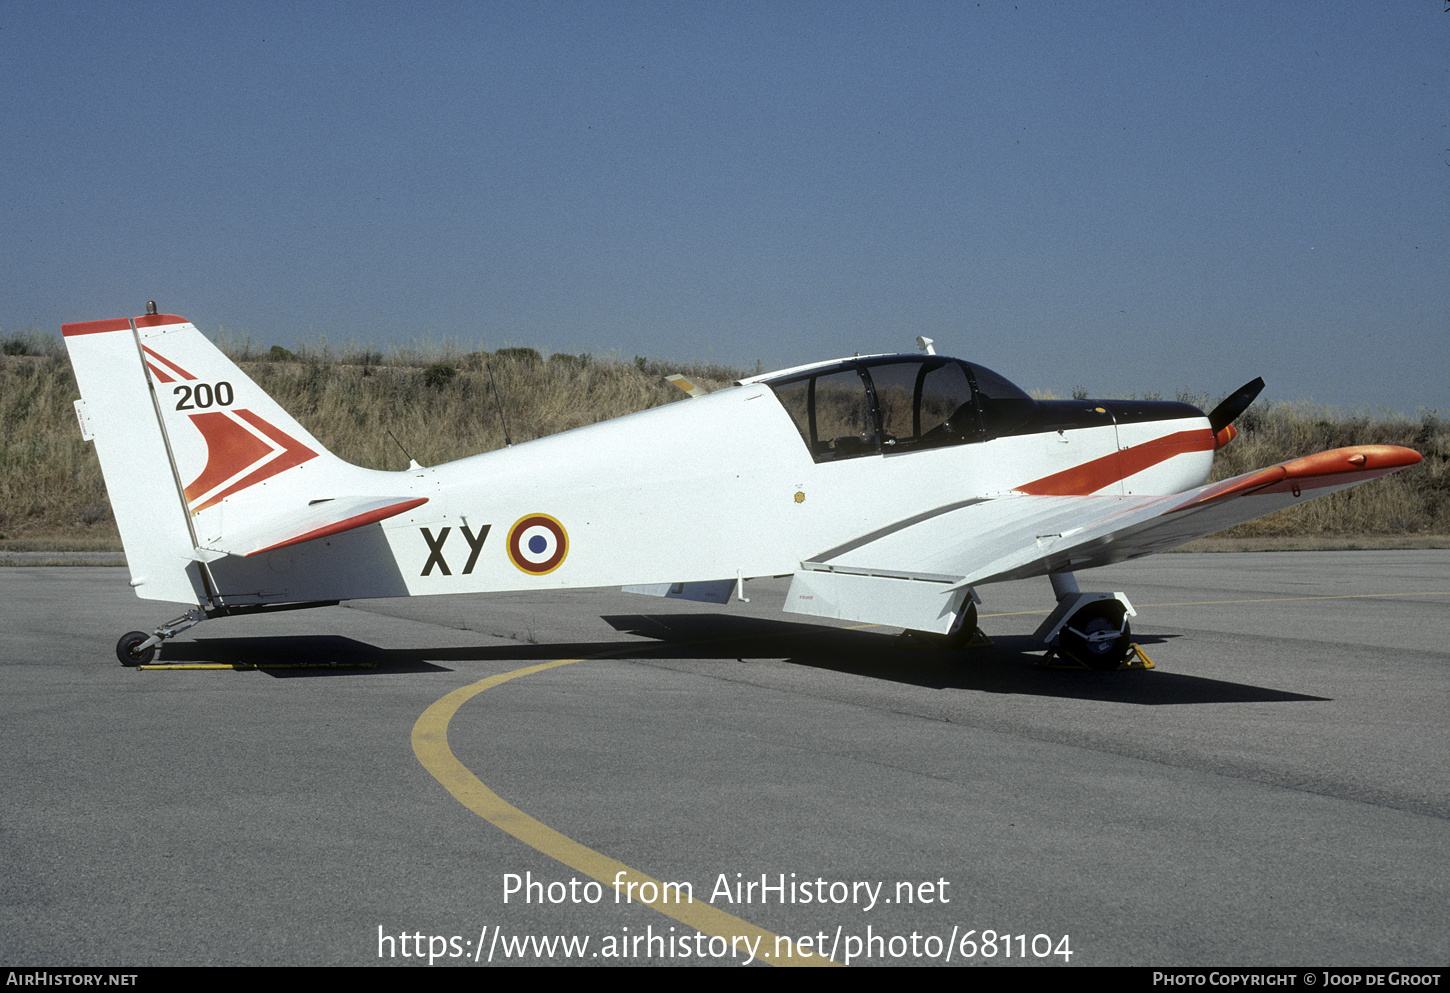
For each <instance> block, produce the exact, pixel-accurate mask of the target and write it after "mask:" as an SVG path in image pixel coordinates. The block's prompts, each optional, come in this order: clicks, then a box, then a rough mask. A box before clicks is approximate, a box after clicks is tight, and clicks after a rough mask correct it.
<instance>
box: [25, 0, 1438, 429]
mask: <svg viewBox="0 0 1450 993" xmlns="http://www.w3.org/2000/svg"><path fill="white" fill-rule="evenodd" d="M1444 8H1445V3H1444V0H1398V2H1394V3H1387V4H1377V3H1372V2H1356V3H1300V4H1295V3H1285V4H1264V3H1261V2H1260V3H1213V4H1204V3H1187V2H1182V3H1170V4H1150V3H1026V2H1018V3H1015V4H1014V3H997V2H991V0H984V2H982V3H981V4H977V3H975V2H966V3H891V2H874V3H848V2H836V3H819V4H818V3H789V2H777V3H716V4H708V3H699V2H680V3H624V2H620V3H604V2H589V3H549V2H534V3H507V2H477V3H441V2H439V3H429V2H421V3H414V4H408V5H403V4H372V3H306V2H293V3H283V4H272V3H240V4H239V3H226V4H212V3H206V2H190V3H185V4H179V3H178V4H171V3H161V2H151V3H146V4H126V3H30V2H22V0H5V2H4V3H3V4H0V127H3V129H4V131H3V139H4V140H3V142H0V189H3V190H4V194H5V195H4V198H3V204H4V211H5V213H4V221H3V224H0V329H4V330H5V331H18V330H24V329H28V328H39V329H58V328H59V325H60V324H61V323H63V322H66V321H79V320H93V319H100V318H106V317H117V316H130V315H134V314H137V313H140V312H141V310H142V308H143V307H144V304H145V301H146V300H148V299H155V300H157V301H159V302H160V304H161V306H162V308H163V310H164V311H167V312H172V313H179V314H182V315H184V316H186V317H188V318H189V319H191V320H192V321H194V322H195V323H196V324H197V325H198V326H200V327H201V328H202V329H203V330H206V331H215V330H218V329H226V330H227V331H229V332H231V333H233V334H237V335H250V336H251V337H253V338H254V339H257V340H259V341H261V342H263V343H267V344H270V343H273V342H277V343H282V344H289V345H290V344H293V343H295V342H297V341H298V340H299V339H305V338H310V337H313V336H316V335H323V336H326V337H327V338H328V339H329V340H331V341H333V342H346V341H349V340H353V339H356V340H357V341H359V342H368V343H377V344H379V345H383V346H386V345H388V344H391V343H399V344H408V343H411V342H412V341H414V340H415V339H418V338H425V339H426V338H439V337H448V338H453V339H456V340H458V341H459V342H461V343H463V344H464V345H465V346H467V347H472V346H473V345H475V344H479V345H482V346H484V347H489V348H494V347H499V346H502V345H505V344H513V345H530V346H533V347H537V348H539V349H541V350H543V351H546V352H548V351H567V352H577V351H581V350H589V351H594V352H596V353H599V354H607V353H610V352H617V353H619V354H621V355H623V356H625V357H629V356H633V355H636V354H639V355H648V356H651V357H661V358H673V359H677V360H681V361H690V360H716V361H723V362H729V363H733V364H739V365H745V366H751V367H753V366H754V364H755V362H756V360H757V359H758V360H760V361H762V362H763V363H764V364H765V366H766V367H767V368H771V367H783V366H788V365H792V364H797V363H800V362H806V361H812V360H814V359H818V358H826V357H831V356H835V355H840V354H850V353H852V352H857V351H860V352H875V351H896V350H907V349H910V348H911V347H912V341H913V339H914V337H915V336H916V335H918V334H925V335H927V336H930V337H933V338H935V339H936V340H937V342H938V348H939V350H941V351H943V352H948V353H950V354H956V355H961V356H963V357H966V358H972V359H975V360H977V361H980V362H982V363H984V364H986V365H988V366H991V367H993V368H995V369H997V370H998V371H999V372H1001V373H1003V374H1004V375H1006V376H1008V377H1009V378H1011V379H1013V380H1015V381H1017V382H1018V383H1020V384H1021V385H1023V386H1025V387H1028V388H1043V389H1052V390H1057V391H1059V392H1063V393H1065V392H1067V391H1069V390H1071V389H1073V388H1074V387H1076V386H1081V387H1084V388H1086V389H1088V390H1089V391H1091V392H1092V393H1094V394H1097V395H1120V394H1125V393H1131V392H1136V393H1142V392H1147V391H1162V392H1164V393H1166V394H1168V395H1170V396H1171V395H1172V394H1173V393H1175V392H1176V391H1177V390H1178V389H1180V388H1184V387H1187V388H1190V389H1193V390H1195V391H1203V392H1215V393H1225V392H1228V391H1229V390H1232V389H1233V388H1235V387H1237V386H1239V385H1240V384H1241V383H1243V382H1245V381H1246V380H1248V379H1251V378H1253V377H1254V376H1255V375H1260V374H1262V375H1263V376H1264V377H1265V379H1266V380H1268V382H1269V389H1268V391H1267V392H1266V394H1265V395H1266V396H1267V397H1269V398H1273V399H1315V400H1319V401H1321V402H1326V403H1332V404H1337V405H1341V406H1345V407H1365V408H1372V407H1376V406H1378V407H1385V408H1390V409H1395V410H1403V411H1414V410H1416V409H1417V408H1420V407H1430V408H1438V409H1439V410H1440V411H1441V412H1442V413H1444V412H1450V385H1447V370H1450V244H1447V243H1450V127H1447V125H1450V13H1446V12H1445V9H1444Z"/></svg>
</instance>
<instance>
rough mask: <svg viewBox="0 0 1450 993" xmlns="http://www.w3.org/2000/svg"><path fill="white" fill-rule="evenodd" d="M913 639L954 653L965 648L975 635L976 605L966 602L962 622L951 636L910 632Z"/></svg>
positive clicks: (933, 632)
mask: <svg viewBox="0 0 1450 993" xmlns="http://www.w3.org/2000/svg"><path fill="white" fill-rule="evenodd" d="M908 633H909V634H910V635H911V636H912V637H913V638H916V639H918V640H920V641H923V642H925V643H926V644H928V645H931V646H932V647H933V648H945V649H949V650H951V651H955V650H956V649H958V648H966V647H967V643H968V642H969V641H971V640H972V637H973V636H974V635H975V634H976V633H977V605H976V604H975V603H972V602H971V601H968V602H967V609H966V611H965V612H964V613H963V615H962V622H961V623H960V624H958V625H957V629H956V630H955V631H953V632H952V633H951V634H937V633H936V632H935V631H910V632H908Z"/></svg>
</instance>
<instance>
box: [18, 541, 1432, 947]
mask: <svg viewBox="0 0 1450 993" xmlns="http://www.w3.org/2000/svg"><path fill="white" fill-rule="evenodd" d="M1079 578H1080V581H1081V583H1082V587H1083V589H1106V590H1123V591H1125V592H1126V593H1127V594H1128V596H1129V597H1130V598H1131V599H1132V601H1133V603H1134V604H1135V605H1136V606H1137V608H1138V611H1139V616H1138V617H1137V618H1136V620H1135V621H1134V631H1135V634H1136V636H1137V637H1136V640H1137V641H1138V642H1139V643H1140V644H1142V645H1143V647H1144V648H1145V649H1146V651H1147V652H1148V654H1149V655H1151V656H1152V658H1153V659H1154V661H1155V662H1156V663H1157V665H1158V668H1157V669H1156V670H1153V671H1149V672H1122V673H1087V672H1075V671H1061V670H1052V669H1044V668H1039V667H1037V666H1036V664H1035V663H1036V662H1037V659H1038V656H1037V655H1036V654H1033V653H1032V652H1031V650H1030V649H1031V646H1030V644H1029V641H1028V638H1027V635H1028V634H1029V633H1030V632H1031V631H1032V629H1033V628H1034V627H1035V626H1036V624H1037V622H1038V621H1039V620H1040V617H1041V616H1042V614H1041V613H1032V612H1045V611H1046V609H1047V608H1048V607H1049V606H1050V592H1049V589H1048V584H1047V582H1046V581H1045V580H1038V581H1033V582H1027V583H1014V584H1007V585H1003V586H995V587H987V588H985V589H983V590H982V591H981V592H982V594H983V596H984V599H985V601H986V602H985V603H984V605H983V607H982V608H981V613H982V618H981V624H982V627H983V628H984V629H985V630H986V632H987V634H988V635H990V636H991V638H992V639H993V642H994V644H993V646H992V647H990V648H984V649H977V650H972V651H966V652H958V653H950V652H938V651H935V650H930V649H924V648H919V647H913V646H910V645H907V644H902V643H900V641H899V639H898V638H897V632H896V631H894V630H884V629H879V628H867V629H860V630H842V629H833V628H827V627H821V626H815V625H806V624H801V623H798V622H797V621H796V620H795V619H794V618H793V617H792V616H791V615H785V614H781V613H780V612H779V606H780V602H781V599H782V597H783V595H784V589H785V583H784V582H777V581H758V582H753V583H750V584H747V588H746V593H747V595H748V596H750V598H751V602H750V603H748V604H743V603H733V604H730V605H728V606H723V607H716V606H711V605H702V604H691V603H681V602H676V601H663V600H657V599H654V598H648V597H638V596H631V595H627V594H622V593H618V592H609V591H590V592H584V593H573V594H541V595H511V596H496V597H441V598H431V599H420V600H402V601H357V602H354V603H351V604H347V605H343V606H339V607H331V608H323V609H319V610H314V611H304V612H296V613H285V614H275V615H269V616H261V617H251V618H232V619H224V620H217V621H211V622H208V623H206V624H203V625H201V626H199V627H197V628H195V629H193V630H192V631H190V632H188V633H187V634H186V635H184V636H182V637H181V638H179V639H177V640H176V641H175V642H172V643H170V644H168V646H167V647H166V649H165V651H164V658H166V659H168V660H173V661H206V662H234V661H244V662H268V661H284V662H285V661H289V660H290V661H306V662H314V663H316V662H324V663H336V664H338V665H339V666H341V665H343V664H346V665H352V664H355V663H359V662H362V663H372V664H375V668H352V667H348V668H341V667H339V668H335V669H317V668H303V669H273V670H261V671H232V670H221V671H215V670H211V671H198V670H180V671H135V670H128V669H123V668H122V667H121V666H119V665H118V664H117V663H116V661H115V658H114V655H113V647H112V646H113V645H114V643H115V640H116V639H117V638H118V637H119V636H120V635H121V634H122V633H123V632H125V631H128V630H131V629H135V628H150V627H153V626H154V625H155V624H156V623H158V622H160V621H163V620H166V619H168V618H169V617H171V616H173V615H174V614H175V613H179V610H173V608H172V607H171V606H170V605H167V604H157V603H151V602H145V601H139V600H137V599H135V598H134V596H132V594H131V592H130V590H129V588H128V587H127V585H126V573H125V571H124V570H123V569H114V568H111V569H107V568H10V569H4V570H0V603H3V604H4V606H3V608H0V610H3V615H0V616H3V617H4V637H3V639H0V672H3V677H4V680H5V683H4V686H5V692H4V694H3V696H0V742H3V745H4V755H5V761H4V762H3V764H0V797H3V800H0V936H3V937H0V962H3V964H5V965H23V966H41V965H66V964H69V965H77V964H91V965H112V966H118V965H183V964H185V965H189V964H284V965H285V964H346V965H359V964H372V963H377V962H379V961H382V962H393V963H404V962H406V963H409V964H417V963H418V962H419V961H420V959H419V958H418V957H417V955H416V953H417V952H418V951H420V950H421V951H422V952H423V955H424V958H423V959H422V960H421V961H424V962H426V961H427V951H428V948H429V940H428V939H429V938H430V937H433V936H436V937H437V938H439V939H445V940H444V941H443V944H442V945H439V944H438V943H437V942H434V943H433V945H432V947H433V949H434V950H435V951H438V950H439V949H440V948H441V950H442V956H441V957H439V958H437V960H436V964H438V965H442V964H459V963H462V962H472V959H473V956H474V955H475V954H479V957H480V960H483V959H486V958H487V956H488V955H489V954H490V953H491V954H492V955H493V958H494V962H495V964H497V963H499V962H502V961H505V958H504V956H503V949H504V948H507V947H509V942H510V941H511V940H513V939H515V938H516V937H518V936H524V935H534V936H537V937H542V936H551V935H563V936H566V937H573V938H575V939H578V940H583V939H585V938H587V939H588V940H589V944H588V945H587V946H583V947H582V948H581V947H580V946H578V945H576V946H575V948H576V954H574V955H573V957H572V958H570V957H569V956H568V955H567V954H566V953H565V951H564V949H563V948H561V947H555V948H553V949H552V951H541V950H540V949H539V948H538V947H537V946H529V947H527V948H525V949H524V950H523V951H522V952H521V953H520V954H519V955H518V956H517V957H514V958H511V959H508V961H511V962H515V963H526V964H535V963H538V964H543V963H551V964H557V963H563V962H566V961H582V962H585V963H588V964H605V963H611V962H624V963H626V964H639V963H641V962H668V963H676V964H694V963H697V962H699V961H701V959H702V958H704V959H705V960H707V961H721V962H726V963H730V962H735V963H738V962H742V961H744V960H745V953H744V952H743V951H739V950H737V952H736V953H735V954H734V955H733V956H732V954H730V953H728V952H726V953H723V954H722V955H721V956H720V957H719V958H711V957H710V955H711V946H710V944H709V943H708V942H696V943H692V944H690V945H688V946H685V944H684V940H683V939H684V938H685V937H686V936H687V935H693V934H694V933H695V932H694V930H693V929H692V928H689V927H687V926H685V925H683V924H681V923H679V922H678V921H676V920H673V919H671V918H669V917H666V916H664V915H662V914H660V913H657V912H656V911H654V910H651V909H650V908H648V907H646V906H642V905H640V904H638V903H634V904H629V903H616V902H615V897H614V894H613V892H612V891H611V890H610V889H608V888H607V887H604V888H602V890H601V891H592V893H591V894H589V895H593V894H597V893H599V892H602V898H601V899H599V900H598V902H593V903H590V902H587V896H586V892H587V891H586V889H585V887H584V886H583V884H584V883H586V882H587V881H588V877H586V876H585V875H583V873H581V872H580V871H578V870H576V869H572V868H570V867H569V866H566V865H564V864H562V863H560V862H558V861H556V860H554V859H553V858H551V857H549V856H548V855H545V854H543V853H542V852H541V851H539V850H538V849H537V848H535V847H531V845H530V844H526V843H525V842H524V841H521V840H519V839H517V838H515V837H511V836H510V835H508V834H505V833H504V832H503V831H501V830H500V829H499V828H497V827H495V826H493V825H492V824H490V823H488V822H487V821H485V820H484V819H483V818H481V817H480V816H479V815H477V814H475V813H474V812H473V811H472V810H470V809H469V808H468V807H466V806H464V804H463V803H460V802H459V800H457V799H455V797H454V796H453V795H452V794H451V793H450V792H448V790H447V789H445V788H444V785H443V784H441V783H440V782H439V780H437V779H435V778H434V777H433V776H432V775H431V774H430V773H429V772H428V771H427V770H426V769H425V768H424V767H423V765H422V764H421V763H420V761H419V759H418V757H417V756H415V754H414V751H413V747H412V744H411V735H412V732H413V728H414V725H415V723H416V722H418V720H419V717H420V715H422V714H424V712H425V711H427V710H428V708H429V707H430V706H431V705H433V704H434V703H435V702H436V701H438V700H439V699H440V698H442V697H444V696H445V695H446V694H448V693H449V692H450V691H453V690H455V689H458V688H460V687H464V686H468V685H470V684H473V683H476V682H477V681H479V680H481V679H483V678H485V677H488V676H492V675H496V674H501V673H507V672H511V671H513V670H517V669H519V668H521V667H524V666H528V665H532V664H536V663H539V662H548V661H552V660H556V659H568V658H579V657H583V656H594V655H601V654H604V653H612V654H609V655H608V657H604V658H594V659H589V660H587V661H583V662H578V663H575V664H571V665H565V666H561V667H558V668H554V669H550V670H548V671H544V672H540V673H537V674H534V675H528V676H524V677H521V678H517V679H514V680H511V681H509V682H506V683H503V684H502V685H499V686H497V687H495V688H492V689H488V690H486V691H484V692H483V693H481V694H480V695H478V696H477V697H475V698H473V699H472V700H470V701H469V702H467V703H465V704H464V705H463V706H462V707H461V709H459V710H458V712H457V714H456V716H455V717H454V718H453V719H452V722H451V724H450V725H449V743H450V745H451V749H452V752H453V754H454V755H456V756H457V758H458V760H459V761H461V762H462V763H463V765H464V766H466V767H467V768H468V770H470V771H471V772H472V773H473V774H474V775H476V776H477V777H478V779H480V780H481V781H482V782H483V783H484V784H486V785H487V787H488V788H489V789H491V790H492V791H494V792H495V793H496V794H498V796H500V797H502V798H503V799H504V800H506V801H507V802H508V803H509V804H512V805H514V806H515V807H517V808H518V809H519V810H521V811H522V812H524V813H525V814H527V815H530V816H531V817H532V818H536V819H537V820H538V821H540V822H542V823H543V824H544V825H547V826H548V827H549V828H552V829H554V830H555V831H557V832H560V833H561V834H562V835H564V836H567V838H569V839H572V840H574V841H576V842H578V843H579V844H581V845H583V846H587V848H589V849H593V850H594V851H596V852H599V853H602V854H603V855H606V856H608V857H610V858H613V859H617V860H619V861H620V862H623V863H625V864H627V865H628V866H631V867H633V868H634V869H637V870H639V871H640V872H643V873H647V874H649V875H650V876H652V877H654V878H655V879H657V880H662V881H674V882H681V883H690V884H691V885H692V886H693V888H694V894H695V898H696V899H697V900H702V901H703V900H709V899H711V897H712V895H713V900H712V901H711V902H712V903H713V905H714V906H715V907H717V908H719V909H721V910H724V911H727V912H728V913H730V914H732V915H734V916H735V917H737V918H739V919H741V920H742V921H745V922H748V923H749V924H751V925H755V926H756V927H758V928H764V929H766V930H767V931H769V932H772V933H773V934H774V935H780V936H790V937H794V938H799V937H801V936H805V935H811V936H821V937H820V938H819V941H820V942H821V943H823V944H825V945H826V946H827V947H828V948H829V947H831V946H832V945H833V944H834V947H835V949H836V955H835V957H836V958H837V959H838V960H841V959H844V958H845V957H846V955H847V954H848V953H849V952H851V950H852V949H853V948H854V950H855V955H854V964H926V963H929V962H932V961H939V960H942V959H944V958H945V957H946V955H947V949H948V948H950V949H951V955H952V958H951V961H952V963H960V962H966V961H975V962H991V963H995V964H1008V963H1011V964H1019V963H1023V962H1025V963H1026V964H1053V965H1062V964H1064V963H1066V964H1071V965H1146V966H1183V965H1215V966H1225V965H1284V966H1312V965H1346V966H1354V965H1361V966H1373V965H1381V966H1382V965H1396V966H1415V965H1422V966H1429V965H1440V966H1443V965H1445V964H1446V962H1447V961H1450V927H1447V923H1450V735H1447V730H1446V714H1447V703H1450V678H1447V677H1450V654H1447V646H1450V552H1447V551H1374V552H1305V553H1258V554H1218V555H1166V556H1160V557H1157V558H1154V559H1150V560H1146V561H1144V562H1141V563H1134V564H1129V565H1124V566H1118V567H1113V568H1111V569H1103V570H1098V571H1096V572H1093V573H1086V574H1083V575H1081V576H1080V577H1079ZM509 874H516V875H518V876H520V877H525V878H531V879H532V880H534V881H542V882H543V883H545V884H548V883H550V882H558V883H563V884H565V885H564V886H561V887H556V888H555V889H554V893H553V895H555V896H560V897H561V898H562V900H563V902H559V903H553V902H550V901H549V893H548V891H547V890H545V891H544V892H543V893H539V894H537V899H535V900H534V901H533V902H522V900H523V896H522V894H512V895H510V896H509V898H508V902H505V885H506V882H507V881H508V877H509ZM737 874H738V875H737ZM792 874H794V875H792ZM762 875H764V876H765V877H766V881H767V882H769V883H770V884H771V885H772V886H774V885H776V884H777V883H779V882H782V881H783V883H784V885H785V890H784V893H783V897H784V898H783V899H782V897H781V896H780V895H778V892H779V891H767V892H766V893H765V894H764V895H765V899H764V900H762V899H761V892H760V887H759V885H758V884H759V883H760V882H761V877H762ZM571 879H577V880H578V881H579V886H578V887H576V888H575V890H574V893H575V894H576V895H577V899H578V902H574V899H572V898H570V897H569V896H567V895H565V893H566V891H568V889H569V887H568V885H567V884H568V883H569V881H570V880H571ZM745 882H755V883H756V884H757V886H756V891H755V893H754V894H751V897H752V898H751V900H750V902H748V903H747V902H735V901H733V900H729V899H726V898H725V897H724V896H723V895H722V893H721V891H720V890H719V889H718V887H720V886H721V884H722V883H723V884H727V885H728V886H729V887H730V888H731V889H732V893H731V896H732V897H733V896H734V895H735V893H734V887H735V885H736V884H737V883H745ZM832 883H843V884H847V885H846V886H838V887H835V888H834V889H833V888H832V886H831V884H832ZM926 883H931V884H932V885H931V886H930V887H926V886H924V885H923V884H926ZM792 884H794V886H795V888H794V889H792V888H791V887H792ZM806 884H809V887H807V885H806ZM851 884H865V886H864V887H863V886H855V885H851ZM900 884H905V885H900ZM873 887H879V889H874V890H873V889H872V888H873ZM908 891H909V893H910V896H911V900H910V901H908V900H907V894H908ZM872 892H874V893H875V894H876V898H875V901H876V902H875V903H874V904H873V905H871V906H869V907H868V906H867V902H868V900H869V895H870V894H871V893H872ZM807 896H808V897H809V898H810V901H811V902H809V903H807V902H802V901H803V900H804V899H805V898H806V897H807ZM792 897H794V902H792ZM820 898H824V902H821V900H820ZM837 898H840V902H837ZM928 899H929V900H930V902H925V901H926V900H928ZM494 929H498V930H497V931H495V930H494ZM954 929H955V931H954ZM973 931H974V932H975V934H974V935H970V936H969V935H968V932H973ZM986 931H992V932H995V935H994V936H993V937H992V938H991V940H990V944H989V942H987V941H984V940H983V938H984V934H983V932H986ZM403 934H406V935H408V936H409V937H408V939H407V940H401V941H400V940H399V936H400V935H403ZM954 934H955V938H954V937H953V935H954ZM380 935H382V936H383V939H384V940H380ZM415 935H419V936H422V937H421V939H418V938H414V936H415ZM913 935H914V936H915V937H913ZM1003 935H1011V936H1012V938H1011V939H1010V942H1009V941H1006V940H1003V938H1002V937H1001V936H1003ZM1019 935H1021V936H1024V937H1022V938H1020V939H1019V938H1018V937H1017V936H1019ZM1039 935H1041V936H1045V937H1037V936H1039ZM651 938H653V939H656V941H655V942H654V943H651V942H650V941H649V939H651ZM635 939H644V940H643V941H640V942H637V943H636V944H635V946H634V947H633V948H631V942H632V941H634V940H635ZM964 939H966V940H969V941H971V942H974V943H975V944H973V945H970V946H969V945H966V944H963V940H964ZM1034 939H1036V945H1035V951H1036V952H1037V953H1038V954H1037V955H1034V954H1033V953H1034V944H1033V943H1034ZM853 940H854V942H855V944H854V945H852V941H853ZM692 941H695V939H692ZM1044 943H1046V944H1044ZM481 944H482V945H484V946H487V947H486V948H485V950H484V951H483V952H481V953H480V952H478V948H479V946H480V945H481ZM722 945H723V941H722V942H717V943H716V944H715V945H714V950H715V951H719V950H720V949H721V947H722ZM1048 946H1050V950H1049V947H1048ZM682 947H683V953H682ZM989 948H990V951H991V953H992V957H991V958H988V957H987V956H988V949H989ZM1007 948H1010V952H1011V957H1010V958H1009V957H1008V956H1007V954H1006V952H1005V950H1004V949H1007ZM611 949H612V950H611ZM761 950H764V949H763V948H762V949H761ZM1066 950H1070V951H1071V955H1070V957H1069V956H1067V955H1064V954H1061V952H1062V951H1066ZM380 952H381V956H380ZM405 953H406V954H405ZM969 953H971V954H969ZM450 956H451V957H450Z"/></svg>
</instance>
